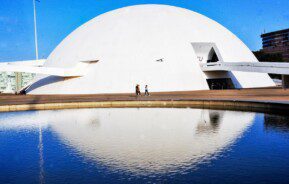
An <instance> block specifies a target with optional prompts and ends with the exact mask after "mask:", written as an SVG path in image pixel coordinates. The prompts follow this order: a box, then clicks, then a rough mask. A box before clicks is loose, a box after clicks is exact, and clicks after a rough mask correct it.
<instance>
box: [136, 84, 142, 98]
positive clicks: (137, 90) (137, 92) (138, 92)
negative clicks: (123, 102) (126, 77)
mask: <svg viewBox="0 0 289 184" xmlns="http://www.w3.org/2000/svg"><path fill="white" fill-rule="evenodd" d="M135 93H136V96H140V95H141V93H140V87H139V85H138V84H137V85H136V86H135Z"/></svg>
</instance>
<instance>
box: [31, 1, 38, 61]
mask: <svg viewBox="0 0 289 184" xmlns="http://www.w3.org/2000/svg"><path fill="white" fill-rule="evenodd" d="M32 1H33V10H34V41H35V58H36V60H38V39H37V23H36V3H35V0H32Z"/></svg>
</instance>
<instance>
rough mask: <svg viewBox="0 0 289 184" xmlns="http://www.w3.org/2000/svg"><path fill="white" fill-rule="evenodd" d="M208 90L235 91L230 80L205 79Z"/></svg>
mask: <svg viewBox="0 0 289 184" xmlns="http://www.w3.org/2000/svg"><path fill="white" fill-rule="evenodd" d="M207 82H208V85H209V88H210V89H214V90H218V89H235V86H234V84H233V82H232V79H230V78H219V79H207Z"/></svg>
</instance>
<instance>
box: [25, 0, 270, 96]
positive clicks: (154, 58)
mask: <svg viewBox="0 0 289 184" xmlns="http://www.w3.org/2000/svg"><path fill="white" fill-rule="evenodd" d="M85 60H98V62H96V63H91V64H89V67H88V68H87V69H86V72H85V75H83V76H81V77H75V78H61V77H55V76H47V75H46V76H44V75H38V76H37V78H36V81H35V83H34V84H32V85H31V86H30V87H29V88H28V89H27V92H28V93H29V94H95V93H129V92H134V89H135V85H136V84H140V85H141V88H143V86H144V85H146V84H147V85H148V86H149V90H150V91H154V92H161V91H192V90H206V89H209V88H210V87H211V86H210V85H211V84H212V81H214V82H219V84H222V85H225V86H222V88H223V87H224V88H227V87H230V88H251V87H265V86H274V83H273V81H272V80H271V79H270V77H269V76H268V74H266V73H251V72H203V71H202V70H201V67H200V63H206V62H215V61H220V62H258V60H257V59H256V58H255V56H254V55H253V54H252V52H251V51H250V50H249V49H248V48H247V47H246V45H245V44H244V43H243V42H242V41H241V40H240V39H238V38H237V37H236V36H235V35H234V34H232V33H231V32H230V31H228V30H227V29H226V28H224V27H223V26H221V25H220V24H218V23H217V22H215V21H213V20H211V19H209V18H207V17H205V16H203V15H200V14H198V13H195V12H193V11H190V10H186V9H183V8H178V7H173V6H167V5H137V6H130V7H126V8H121V9H118V10H114V11H111V12H108V13H105V14H103V15H100V16H97V17H96V18H94V19H92V20H90V21H89V22H87V23H86V24H84V25H82V26H81V27H79V28H78V29H76V30H75V31H74V32H73V33H71V34H70V35H69V36H68V37H67V38H65V39H64V40H63V41H62V42H61V43H60V44H59V45H58V46H57V47H56V49H55V50H54V51H53V52H52V53H51V55H50V56H49V57H48V59H47V61H46V63H45V65H44V66H45V67H58V68H70V67H74V66H75V65H77V64H78V63H79V62H81V61H85ZM252 81H254V82H252Z"/></svg>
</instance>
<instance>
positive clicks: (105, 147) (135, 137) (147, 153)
mask: <svg viewBox="0 0 289 184" xmlns="http://www.w3.org/2000/svg"><path fill="white" fill-rule="evenodd" d="M76 112H77V113H76ZM253 118H254V114H253V113H242V112H230V111H213V110H198V109H84V110H65V111H41V112H39V114H38V115H37V116H35V117H34V118H32V119H33V121H37V122H40V121H42V122H43V123H44V122H49V124H50V126H51V127H52V129H53V130H54V131H55V132H57V134H58V135H59V137H60V139H61V140H62V141H64V142H65V143H66V144H67V145H69V146H71V147H73V148H75V149H77V150H78V151H79V152H80V153H81V154H83V155H84V156H86V157H89V158H91V159H93V160H95V161H96V162H100V163H102V164H104V165H106V166H110V167H111V168H114V169H122V170H126V171H130V172H133V173H135V174H142V173H147V172H155V173H161V172H166V171H174V170H175V169H178V168H179V167H194V166H195V165H196V164H198V163H200V162H202V161H205V160H207V159H210V158H212V157H213V155H216V154H218V153H219V152H220V151H221V150H222V149H225V148H226V147H228V146H229V145H230V144H232V143H233V142H234V141H236V139H237V138H238V137H239V136H240V135H241V134H242V133H243V132H244V131H245V129H246V128H247V127H248V126H249V125H250V124H251V123H252V121H253Z"/></svg>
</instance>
